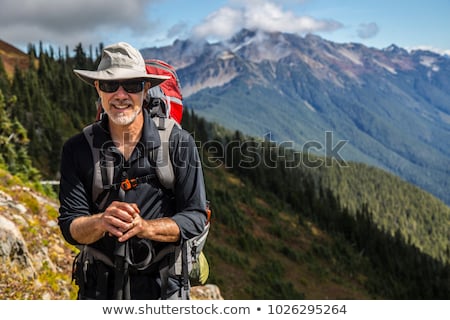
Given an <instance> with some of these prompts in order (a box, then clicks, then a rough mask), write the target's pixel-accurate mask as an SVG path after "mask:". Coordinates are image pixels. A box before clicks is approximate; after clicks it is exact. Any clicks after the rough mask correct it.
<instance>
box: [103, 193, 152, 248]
mask: <svg viewBox="0 0 450 320" xmlns="http://www.w3.org/2000/svg"><path fill="white" fill-rule="evenodd" d="M144 223H145V221H144V219H142V217H141V216H140V210H139V208H138V206H137V205H136V204H135V203H126V202H120V201H114V202H112V203H111V204H110V205H109V206H108V208H106V210H105V212H103V216H102V224H103V227H104V229H105V233H108V234H109V235H111V236H115V237H117V238H118V240H119V241H120V242H124V241H127V240H128V239H130V238H132V237H134V236H138V237H139V235H140V233H141V232H142V231H143V230H144Z"/></svg>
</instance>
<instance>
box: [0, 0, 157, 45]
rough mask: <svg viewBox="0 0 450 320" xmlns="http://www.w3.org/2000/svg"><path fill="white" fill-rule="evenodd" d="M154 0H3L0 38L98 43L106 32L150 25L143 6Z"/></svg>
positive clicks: (17, 40) (131, 29) (25, 41)
mask: <svg viewBox="0 0 450 320" xmlns="http://www.w3.org/2000/svg"><path fill="white" fill-rule="evenodd" d="M155 1H156V0H127V1H124V0H76V1H66V0H21V1H17V0H2V3H1V10H0V38H2V39H4V40H6V41H8V40H9V39H11V41H14V42H15V43H20V44H27V43H35V42H37V41H43V42H44V43H57V44H59V45H69V46H73V45H74V44H77V43H80V42H82V43H84V44H94V45H96V44H98V43H99V42H101V41H104V39H105V35H108V34H114V33H128V34H135V33H136V34H137V33H138V32H139V30H142V29H143V28H146V27H149V21H148V19H147V18H146V17H145V14H146V10H145V8H146V7H147V6H148V5H149V4H151V3H153V2H155Z"/></svg>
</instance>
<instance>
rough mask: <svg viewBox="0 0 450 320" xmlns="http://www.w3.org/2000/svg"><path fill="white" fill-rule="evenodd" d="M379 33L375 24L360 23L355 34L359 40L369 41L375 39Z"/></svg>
mask: <svg viewBox="0 0 450 320" xmlns="http://www.w3.org/2000/svg"><path fill="white" fill-rule="evenodd" d="M379 31H380V28H378V25H377V24H376V23H375V22H371V23H361V24H360V25H359V26H358V30H357V34H358V37H360V38H361V39H369V38H373V37H375V36H376V35H377V34H378V32H379Z"/></svg>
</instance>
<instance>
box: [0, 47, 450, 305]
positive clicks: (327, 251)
mask: <svg viewBox="0 0 450 320" xmlns="http://www.w3.org/2000/svg"><path fill="white" fill-rule="evenodd" d="M91 51H92V50H91ZM29 58H30V68H29V69H27V70H25V71H21V70H20V69H18V68H17V69H16V71H15V74H14V75H13V78H12V80H11V81H9V80H7V81H4V79H6V73H5V71H4V69H1V70H0V72H1V74H0V79H3V80H1V81H0V85H1V86H2V87H1V88H0V90H1V91H2V92H3V94H0V125H1V127H0V155H1V157H0V164H1V166H2V167H4V168H6V169H7V170H8V171H10V172H11V173H13V174H15V175H19V176H20V177H21V178H22V179H24V180H25V181H27V179H28V180H34V181H37V180H38V179H39V178H40V176H42V177H45V178H54V177H56V176H57V174H58V172H57V171H58V167H59V153H60V150H61V146H62V143H63V142H64V141H65V139H66V138H67V137H68V136H70V135H72V134H73V133H74V132H76V131H77V130H80V129H81V128H82V127H83V126H84V125H85V124H87V123H88V122H91V121H92V120H93V119H94V117H95V108H94V103H95V99H96V97H95V92H94V90H93V89H91V88H89V87H88V86H86V85H85V84H83V83H82V82H81V81H80V80H78V79H76V78H75V76H74V75H73V73H72V69H73V68H95V67H94V65H95V59H94V57H93V55H92V54H89V55H87V54H86V53H85V51H84V50H83V48H82V46H81V45H79V46H78V47H77V48H76V49H75V52H74V54H73V56H71V55H70V54H69V53H68V52H67V50H66V52H65V53H64V54H62V53H61V52H58V54H55V53H54V52H53V51H52V50H50V51H49V52H47V51H45V50H43V49H42V48H40V49H39V50H38V52H36V50H35V48H33V47H32V46H30V53H29ZM2 97H3V98H2ZM183 127H184V128H185V129H186V130H188V131H189V132H192V134H193V135H194V136H195V139H196V141H198V145H199V148H200V150H201V155H202V159H203V163H204V168H205V177H206V184H207V194H208V198H209V199H210V200H211V203H212V208H213V227H212V230H211V236H210V237H209V238H208V243H207V246H206V253H207V255H208V257H209V258H210V263H211V278H210V282H211V283H216V284H218V285H219V286H220V287H221V290H222V293H223V296H224V297H225V298H228V299H300V298H307V299H325V298H332V299H333V298H338V299H341V298H356V299H357V298H361V299H367V298H397V299H405V298H408V299H415V298H417V299H420V298H423V299H436V298H441V299H448V298H450V293H449V290H450V286H449V285H448V279H449V268H450V267H449V266H450V264H449V261H450V249H449V247H450V245H449V242H450V240H449V238H448V235H449V223H450V209H449V208H448V207H447V206H446V205H444V204H443V203H442V202H441V201H439V200H437V199H436V198H434V197H433V196H431V195H430V194H428V193H426V192H424V191H422V190H420V189H418V188H416V187H413V186H411V185H410V184H408V183H405V182H404V181H402V180H400V179H398V178H397V177H394V176H392V175H390V174H387V173H385V172H383V171H381V170H379V169H374V168H372V167H368V166H365V165H360V164H356V163H335V162H332V161H331V160H330V159H323V158H317V159H319V160H322V161H323V162H324V163H329V164H330V165H327V166H320V167H315V168H313V167H311V166H308V165H307V164H308V161H311V159H312V158H311V157H313V156H312V155H305V154H301V153H293V154H291V153H289V152H288V151H286V150H283V148H280V147H279V146H276V145H274V144H273V143H272V142H270V141H259V140H257V139H254V138H252V137H247V136H244V135H243V134H242V133H240V132H238V131H236V132H228V131H227V130H226V129H225V128H223V127H219V126H218V125H215V124H212V123H208V122H206V121H205V120H204V119H202V118H199V117H198V116H197V115H196V114H194V113H193V112H192V111H189V106H187V108H186V112H185V114H184V117H183ZM31 161H32V162H31ZM330 161H331V162H330ZM292 162H293V163H295V164H298V165H296V166H291V165H287V163H292ZM34 168H37V169H34ZM38 171H39V172H38ZM0 208H1V207H0ZM0 212H1V211H0Z"/></svg>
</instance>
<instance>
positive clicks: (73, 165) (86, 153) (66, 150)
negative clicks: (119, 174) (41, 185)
mask: <svg viewBox="0 0 450 320" xmlns="http://www.w3.org/2000/svg"><path fill="white" fill-rule="evenodd" d="M83 140H84V141H83ZM86 147H87V149H86ZM83 159H84V161H81V160H83ZM89 163H92V155H91V153H90V150H89V146H88V145H87V142H86V141H85V139H84V137H83V136H81V135H77V136H75V137H73V138H71V139H69V140H68V141H67V142H66V143H65V144H64V146H63V149H62V154H61V167H60V172H61V178H60V184H59V188H60V189H59V202H60V207H59V217H58V224H59V227H60V229H61V232H62V235H63V236H64V238H65V240H66V241H67V242H68V243H70V244H73V245H77V244H79V243H78V242H77V241H76V240H75V239H73V238H72V236H71V234H70V231H69V228H70V224H71V222H72V221H73V220H74V219H75V218H77V217H79V216H87V215H90V212H91V210H90V206H89V203H90V202H89V199H90V197H88V193H87V192H89V190H91V186H88V185H87V181H89V179H86V177H88V176H89V173H90V172H91V175H90V176H92V170H91V169H90V168H89V166H87V164H89ZM82 173H83V174H82ZM83 179H84V180H83Z"/></svg>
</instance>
